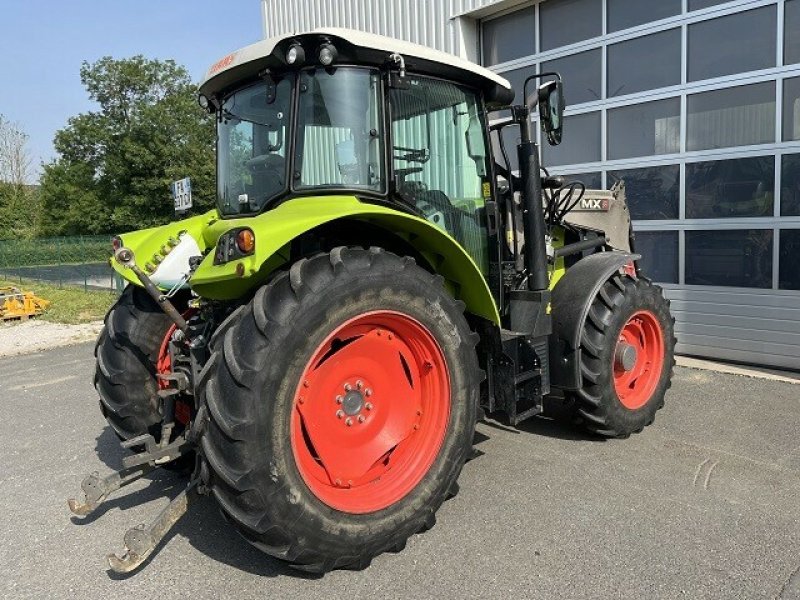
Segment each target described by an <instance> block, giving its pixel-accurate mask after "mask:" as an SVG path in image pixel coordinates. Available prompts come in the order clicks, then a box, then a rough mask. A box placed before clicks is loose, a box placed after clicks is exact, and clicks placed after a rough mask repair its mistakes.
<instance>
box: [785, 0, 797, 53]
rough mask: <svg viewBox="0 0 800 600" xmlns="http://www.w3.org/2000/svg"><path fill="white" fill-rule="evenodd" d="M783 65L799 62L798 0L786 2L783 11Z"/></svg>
mask: <svg viewBox="0 0 800 600" xmlns="http://www.w3.org/2000/svg"><path fill="white" fill-rule="evenodd" d="M784 11H785V13H784V26H783V64H785V65H790V64H792V63H798V62H800V35H797V32H798V31H800V0H787V2H786V8H785V9H784Z"/></svg>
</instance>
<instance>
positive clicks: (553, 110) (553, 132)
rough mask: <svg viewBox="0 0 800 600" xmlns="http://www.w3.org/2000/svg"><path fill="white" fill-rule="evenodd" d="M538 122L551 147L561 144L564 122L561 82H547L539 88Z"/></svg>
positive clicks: (562, 87)
mask: <svg viewBox="0 0 800 600" xmlns="http://www.w3.org/2000/svg"><path fill="white" fill-rule="evenodd" d="M538 96H539V120H540V121H541V123H542V131H543V132H544V133H545V135H546V136H547V142H548V143H549V144H550V145H551V146H557V145H558V144H560V143H561V133H562V129H563V122H564V86H563V84H562V83H561V80H555V81H547V82H545V83H543V84H542V85H540V86H539V92H538Z"/></svg>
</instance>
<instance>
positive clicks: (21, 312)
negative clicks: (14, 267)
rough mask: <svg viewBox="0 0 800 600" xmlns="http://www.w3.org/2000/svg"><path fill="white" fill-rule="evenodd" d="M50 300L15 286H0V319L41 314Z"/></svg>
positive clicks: (25, 317)
mask: <svg viewBox="0 0 800 600" xmlns="http://www.w3.org/2000/svg"><path fill="white" fill-rule="evenodd" d="M49 304H50V302H48V301H47V300H43V299H42V298H38V297H36V296H35V295H34V294H33V292H23V291H22V290H20V289H19V288H15V287H0V320H3V321H5V320H7V319H27V318H29V317H35V316H36V315H40V314H42V312H44V310H45V309H46V308H47V307H48V305H49Z"/></svg>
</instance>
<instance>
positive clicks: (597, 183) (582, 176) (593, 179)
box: [559, 172, 603, 190]
mask: <svg viewBox="0 0 800 600" xmlns="http://www.w3.org/2000/svg"><path fill="white" fill-rule="evenodd" d="M559 177H563V178H564V182H565V183H570V182H571V181H580V182H581V183H582V184H583V185H585V186H586V189H587V190H599V189H601V188H602V187H603V180H602V177H601V176H600V173H597V172H595V173H570V174H569V175H559Z"/></svg>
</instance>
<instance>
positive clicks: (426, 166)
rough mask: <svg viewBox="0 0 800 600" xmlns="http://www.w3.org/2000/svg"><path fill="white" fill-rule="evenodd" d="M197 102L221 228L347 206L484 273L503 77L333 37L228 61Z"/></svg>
mask: <svg viewBox="0 0 800 600" xmlns="http://www.w3.org/2000/svg"><path fill="white" fill-rule="evenodd" d="M254 57H257V58H254ZM200 94H201V95H200V102H201V104H202V105H203V106H205V107H206V108H208V109H209V110H212V111H214V112H215V113H216V116H217V132H218V136H217V139H218V147H217V161H218V162H217V206H218V210H219V213H220V215H221V217H222V218H230V217H241V216H246V215H256V214H258V213H260V212H262V211H264V210H268V209H269V208H270V207H275V206H276V205H278V204H280V203H281V202H285V201H286V200H288V199H291V198H298V197H308V196H314V197H319V196H324V195H329V196H337V195H338V196H341V195H342V194H353V195H355V196H357V197H358V198H359V199H360V200H362V201H364V202H371V203H376V204H384V205H389V206H393V207H396V208H398V209H399V210H402V211H404V212H410V213H412V214H414V215H417V216H420V217H422V218H424V219H426V220H427V221H429V222H430V223H433V224H435V225H436V226H437V227H439V228H441V229H442V230H444V231H445V232H447V233H448V234H449V235H450V236H452V237H453V238H455V239H456V240H457V241H458V242H459V243H460V244H461V245H462V246H463V247H464V248H465V249H466V250H467V252H468V253H469V255H470V256H471V258H472V259H473V260H474V261H475V263H476V264H477V265H478V266H479V268H480V269H481V271H482V272H484V273H486V272H488V269H489V251H488V249H487V239H488V236H487V235H486V229H487V226H488V221H487V212H486V202H487V201H491V200H492V199H493V193H494V185H495V183H494V181H495V178H494V165H493V162H492V153H491V146H490V144H489V129H488V123H487V107H488V108H491V107H499V106H502V105H505V104H508V103H510V101H511V99H512V98H513V91H512V90H511V87H510V84H509V83H508V82H507V81H506V80H505V79H503V78H502V77H499V76H498V75H496V74H495V73H492V72H491V71H488V70H486V69H483V68H481V67H478V66H477V65H474V64H472V63H469V62H466V61H461V60H458V59H456V58H455V57H452V56H449V55H446V54H443V53H440V52H435V51H432V50H429V49H427V48H423V47H421V46H417V45H414V44H408V43H405V42H399V41H397V40H388V39H387V38H384V37H382V36H375V35H370V34H365V33H361V32H354V31H346V30H333V29H331V30H320V31H317V32H312V33H308V34H303V35H296V36H286V37H283V38H280V39H277V40H266V41H264V42H259V43H257V44H254V45H253V46H250V47H248V48H245V49H243V50H240V51H238V52H236V53H234V54H231V55H230V56H228V57H226V58H224V59H222V60H221V61H219V62H218V63H217V64H216V65H214V66H212V68H211V69H210V70H209V73H208V76H207V78H206V80H205V81H204V82H203V84H202V85H201V87H200Z"/></svg>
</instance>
